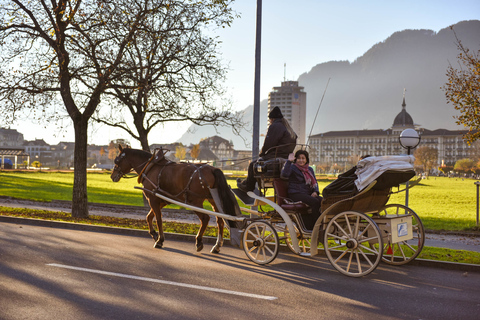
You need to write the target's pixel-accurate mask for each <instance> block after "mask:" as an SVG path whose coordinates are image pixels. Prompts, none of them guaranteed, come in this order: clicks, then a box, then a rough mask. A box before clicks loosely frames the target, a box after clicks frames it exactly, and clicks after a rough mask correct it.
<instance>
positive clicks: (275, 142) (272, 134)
mask: <svg viewBox="0 0 480 320" xmlns="http://www.w3.org/2000/svg"><path fill="white" fill-rule="evenodd" d="M296 143H297V136H296V135H295V138H292V137H291V136H290V133H288V131H287V128H286V127H285V125H284V124H283V122H282V119H275V121H274V122H272V124H270V126H269V127H268V130H267V136H266V137H265V141H264V142H263V147H262V150H260V155H259V156H260V157H262V158H263V159H264V160H268V159H272V158H288V154H290V153H292V152H293V149H295V145H296ZM276 146H281V147H278V148H274V149H271V150H270V151H268V149H270V148H272V147H276ZM267 151H268V153H266V152H267Z"/></svg>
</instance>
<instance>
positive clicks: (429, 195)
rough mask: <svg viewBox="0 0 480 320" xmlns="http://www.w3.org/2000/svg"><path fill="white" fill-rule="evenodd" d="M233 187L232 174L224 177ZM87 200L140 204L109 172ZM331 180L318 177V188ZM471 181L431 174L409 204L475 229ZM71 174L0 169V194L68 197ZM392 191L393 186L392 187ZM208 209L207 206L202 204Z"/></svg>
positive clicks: (452, 226) (96, 177)
mask: <svg viewBox="0 0 480 320" xmlns="http://www.w3.org/2000/svg"><path fill="white" fill-rule="evenodd" d="M227 179H228V182H229V184H230V185H231V186H235V184H236V183H235V179H236V176H234V175H229V176H227ZM87 181H88V200H89V202H98V203H110V204H123V205H137V206H142V205H143V200H142V197H141V191H140V190H137V189H134V186H139V185H138V184H137V179H136V178H133V179H122V180H120V182H117V183H114V182H112V181H111V180H110V174H109V173H88V178H87ZM331 181H332V180H331V179H327V178H322V179H319V187H320V190H322V189H323V188H324V187H325V186H326V185H328V184H329V183H330V182H331ZM474 182H475V181H474V180H470V179H465V180H463V179H461V178H445V177H437V178H435V177H431V178H429V179H424V180H422V181H421V182H420V184H418V185H416V186H415V187H413V188H412V189H411V190H410V197H409V207H410V208H412V209H413V210H414V211H415V212H416V213H417V214H418V215H419V216H420V218H421V219H422V222H423V224H424V225H425V228H426V229H429V230H462V231H464V230H469V231H472V230H478V228H477V227H476V186H475V185H474ZM72 185H73V173H71V172H66V173H63V172H24V171H7V170H5V171H0V196H10V197H15V198H21V199H31V200H37V201H51V200H71V199H72ZM394 191H395V189H394ZM389 203H400V204H404V203H405V193H404V192H403V193H399V194H394V195H392V197H391V199H390V201H389ZM206 207H207V208H208V206H206Z"/></svg>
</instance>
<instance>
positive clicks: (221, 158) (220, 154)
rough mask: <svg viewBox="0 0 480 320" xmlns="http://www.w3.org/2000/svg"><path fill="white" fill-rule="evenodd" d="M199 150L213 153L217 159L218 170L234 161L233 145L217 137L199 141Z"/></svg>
mask: <svg viewBox="0 0 480 320" xmlns="http://www.w3.org/2000/svg"><path fill="white" fill-rule="evenodd" d="M199 144H200V149H207V150H210V151H211V152H213V154H214V155H215V156H216V157H217V158H218V161H217V162H216V166H217V167H219V168H222V167H224V166H225V165H227V162H228V161H231V160H232V159H234V156H235V150H234V149H233V143H232V142H231V141H228V140H226V139H223V138H221V137H219V136H213V137H209V138H206V139H203V140H201V141H200V143H199Z"/></svg>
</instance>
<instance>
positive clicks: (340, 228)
mask: <svg viewBox="0 0 480 320" xmlns="http://www.w3.org/2000/svg"><path fill="white" fill-rule="evenodd" d="M333 223H334V224H335V225H336V226H337V228H338V230H340V231H342V233H343V234H344V235H345V237H347V238H348V234H347V233H346V232H345V230H343V228H342V227H341V226H340V225H339V224H338V223H337V221H335V220H334V221H333Z"/></svg>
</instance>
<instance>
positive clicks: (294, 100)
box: [268, 81, 307, 144]
mask: <svg viewBox="0 0 480 320" xmlns="http://www.w3.org/2000/svg"><path fill="white" fill-rule="evenodd" d="M275 107H279V108H280V110H281V111H282V114H283V116H284V117H285V118H286V119H287V120H288V122H289V123H290V126H291V127H292V129H293V130H294V131H295V133H296V134H297V136H298V140H297V143H299V144H304V143H305V141H306V139H305V137H306V131H305V121H306V118H307V93H306V92H304V91H303V87H299V86H298V81H283V82H282V86H281V87H274V88H273V91H272V92H270V93H269V94H268V112H269V113H270V111H271V110H272V109H273V108H275Z"/></svg>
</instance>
